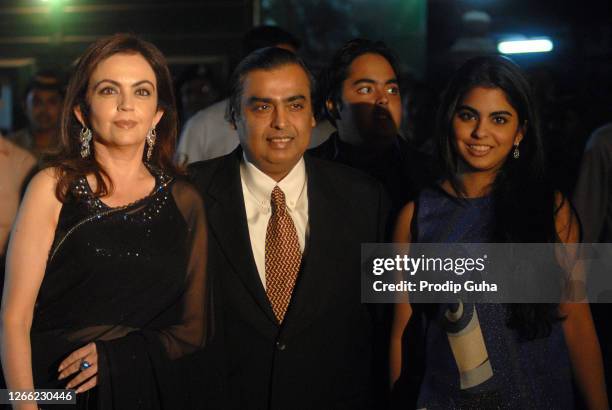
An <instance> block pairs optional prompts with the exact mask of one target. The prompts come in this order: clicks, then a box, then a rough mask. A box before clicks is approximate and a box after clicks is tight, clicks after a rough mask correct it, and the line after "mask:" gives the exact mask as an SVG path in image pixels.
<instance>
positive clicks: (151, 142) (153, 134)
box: [147, 128, 157, 162]
mask: <svg viewBox="0 0 612 410" xmlns="http://www.w3.org/2000/svg"><path fill="white" fill-rule="evenodd" d="M156 138H157V131H155V128H151V129H150V130H149V133H148V134H147V162H149V161H151V157H152V156H153V147H155V139H156Z"/></svg>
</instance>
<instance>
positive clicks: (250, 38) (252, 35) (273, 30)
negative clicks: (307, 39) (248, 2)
mask: <svg viewBox="0 0 612 410" xmlns="http://www.w3.org/2000/svg"><path fill="white" fill-rule="evenodd" d="M279 44H289V45H290V46H291V47H293V48H294V49H296V50H299V48H300V42H299V40H298V39H297V38H295V37H294V36H293V35H292V34H291V33H289V32H288V31H285V30H283V29H282V28H280V27H277V26H257V27H254V28H252V29H250V30H249V31H247V32H246V33H245V34H244V37H243V39H242V52H243V53H244V54H243V55H245V56H246V55H248V54H251V53H252V52H253V51H255V50H257V49H260V48H265V47H274V46H277V45H279Z"/></svg>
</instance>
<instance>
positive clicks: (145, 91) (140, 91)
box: [135, 88, 151, 97]
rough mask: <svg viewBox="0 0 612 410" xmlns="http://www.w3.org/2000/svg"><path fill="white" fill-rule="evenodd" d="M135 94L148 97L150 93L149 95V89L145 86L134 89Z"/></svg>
mask: <svg viewBox="0 0 612 410" xmlns="http://www.w3.org/2000/svg"><path fill="white" fill-rule="evenodd" d="M135 94H136V95H139V96H141V97H148V96H150V95H151V91H149V90H148V89H146V88H139V89H137V90H136V93H135Z"/></svg>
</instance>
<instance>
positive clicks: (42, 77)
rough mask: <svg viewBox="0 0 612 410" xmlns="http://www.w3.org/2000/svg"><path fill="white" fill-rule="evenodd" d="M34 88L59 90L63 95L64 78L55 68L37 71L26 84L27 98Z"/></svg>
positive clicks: (25, 94) (25, 93)
mask: <svg viewBox="0 0 612 410" xmlns="http://www.w3.org/2000/svg"><path fill="white" fill-rule="evenodd" d="M32 90H46V91H57V93H58V94H59V95H60V96H62V97H63V96H64V93H65V84H64V79H63V78H62V76H61V75H60V74H59V73H58V72H56V71H54V70H40V71H37V72H36V74H34V76H33V77H32V78H31V79H30V81H29V82H28V84H27V85H26V89H25V92H24V94H23V95H24V98H27V97H28V94H30V92H32Z"/></svg>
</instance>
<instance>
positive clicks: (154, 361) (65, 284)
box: [31, 173, 210, 410]
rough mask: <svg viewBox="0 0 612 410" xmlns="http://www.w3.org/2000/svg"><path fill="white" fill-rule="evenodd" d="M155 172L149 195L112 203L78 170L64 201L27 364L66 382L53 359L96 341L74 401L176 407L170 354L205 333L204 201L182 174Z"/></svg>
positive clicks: (44, 380)
mask: <svg viewBox="0 0 612 410" xmlns="http://www.w3.org/2000/svg"><path fill="white" fill-rule="evenodd" d="M155 176H156V186H155V189H154V190H153V192H152V193H151V194H150V195H148V196H147V197H145V198H143V199H141V200H139V201H137V202H134V203H132V204H130V205H127V206H123V207H118V208H111V207H108V206H106V205H105V204H104V203H103V202H102V201H100V200H99V199H97V198H95V197H94V196H93V195H92V192H91V189H90V188H89V186H88V184H87V181H86V179H85V178H81V179H80V180H79V182H78V183H77V184H76V186H75V187H74V189H73V191H72V199H71V200H70V201H68V202H66V203H65V204H64V205H63V206H62V210H61V212H60V217H59V222H58V226H57V230H56V235H55V240H54V243H53V246H52V250H51V253H50V256H49V260H48V262H47V268H46V271H45V276H44V279H43V282H42V284H41V288H40V291H39V294H38V298H37V301H36V305H35V310H34V319H33V323H32V330H31V344H32V367H33V372H34V380H35V386H36V388H39V389H40V388H64V386H65V385H66V383H67V382H68V380H61V381H59V380H57V375H58V372H57V368H58V366H59V363H60V362H61V361H62V360H63V359H64V358H65V357H66V356H67V355H69V354H70V353H72V352H73V351H74V350H76V349H78V348H80V347H82V346H84V345H86V344H87V343H89V342H95V343H96V347H97V352H98V386H97V387H96V388H94V389H92V391H90V392H88V393H84V394H82V395H79V396H78V399H77V407H76V408H90V409H91V408H97V409H130V410H133V409H180V408H182V403H183V397H184V395H185V392H184V391H183V390H182V388H181V386H182V384H183V380H182V379H181V374H180V372H178V369H177V366H176V359H179V358H181V357H183V356H185V355H187V354H189V353H192V352H194V351H196V350H198V349H200V348H202V347H203V346H204V344H205V341H206V339H207V335H208V334H209V332H210V327H209V320H208V316H209V312H210V308H209V306H208V304H209V301H210V296H209V294H208V293H209V292H208V285H207V284H208V278H207V274H206V221H205V215H204V207H203V204H202V202H201V199H200V196H199V194H198V193H197V192H196V190H195V189H194V188H193V187H192V186H191V185H190V184H188V183H187V182H184V181H182V180H174V179H173V178H171V177H168V176H166V175H165V174H163V173H155ZM52 408H53V409H58V408H59V407H58V406H56V405H54V406H52ZM69 408H71V409H74V408H75V407H74V406H70V407H69Z"/></svg>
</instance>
